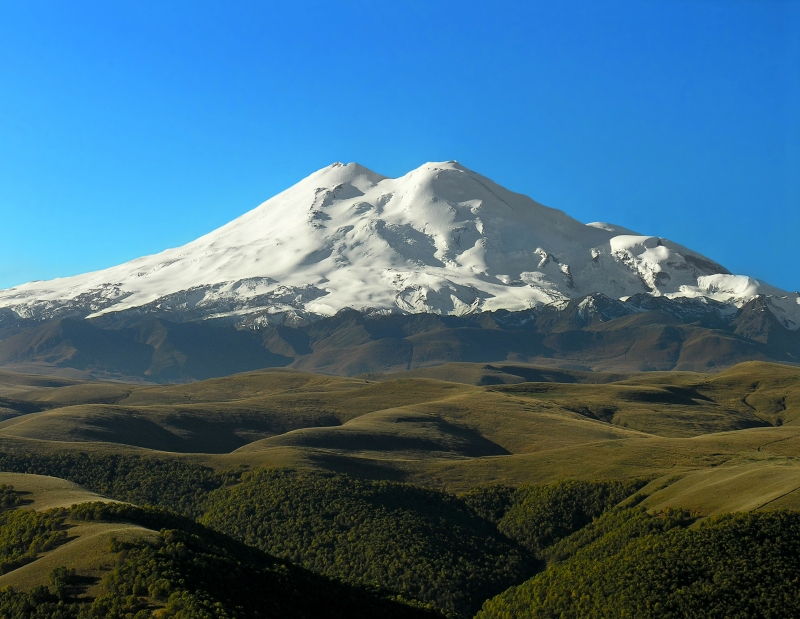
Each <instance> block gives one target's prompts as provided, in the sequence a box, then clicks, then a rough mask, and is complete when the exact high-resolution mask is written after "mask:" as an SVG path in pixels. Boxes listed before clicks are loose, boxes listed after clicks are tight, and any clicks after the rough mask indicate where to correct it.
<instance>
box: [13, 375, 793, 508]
mask: <svg viewBox="0 0 800 619" xmlns="http://www.w3.org/2000/svg"><path fill="white" fill-rule="evenodd" d="M446 379H447V380H446ZM475 383H479V384H475ZM0 398H5V401H6V405H7V406H15V407H16V412H15V414H13V415H11V416H9V417H8V418H7V419H5V420H4V421H2V422H0V447H2V448H3V449H4V450H6V451H8V452H32V453H53V452H60V451H65V452H90V453H128V454H140V455H143V456H154V457H159V458H171V459H177V460H179V461H187V462H194V463H200V464H204V465H207V466H211V467H212V468H215V469H218V470H228V469H239V468H241V467H245V468H256V467H259V466H290V467H296V468H297V467H299V468H310V469H325V470H332V471H341V472H348V473H351V474H356V475H360V476H364V477H373V478H382V479H394V480H407V481H411V482H414V483H417V484H420V485H425V486H429V487H436V488H442V489H448V490H452V491H465V490H468V489H470V488H472V487H475V486H478V485H482V484H491V483H510V484H523V483H530V482H549V481H555V480H558V479H565V478H572V479H598V478H603V479H633V478H641V477H646V478H648V479H653V480H661V481H660V482H658V483H665V480H671V481H670V485H672V486H673V488H672V490H670V491H669V492H667V490H663V491H661V493H660V494H659V497H660V498H658V500H657V499H656V498H653V499H652V501H653V504H654V505H659V506H666V505H678V504H680V503H681V502H682V501H683V502H686V504H687V506H690V507H692V508H694V509H701V510H703V511H707V512H709V513H713V512H716V511H720V510H725V509H728V508H730V507H731V506H736V505H741V506H743V507H744V508H747V506H760V505H762V504H770V505H772V504H774V505H779V506H784V507H787V506H795V505H800V492H794V488H792V487H791V486H792V472H791V471H793V470H794V468H795V467H796V466H797V463H798V461H797V459H796V458H797V454H800V369H798V368H796V367H793V366H785V365H779V364H771V363H762V362H750V363H744V364H740V365H737V366H734V367H733V368H730V369H728V370H725V371H723V372H720V373H717V374H704V373H696V372H646V373H631V374H599V373H589V372H582V371H571V370H554V369H552V368H536V367H533V366H527V365H524V364H508V363H505V364H495V365H487V364H465V363H461V364H449V365H447V366H441V367H439V368H432V369H430V368H429V369H425V370H414V371H412V372H408V373H404V374H393V375H386V376H373V377H369V378H342V377H334V376H324V375H318V374H309V373H304V372H297V371H292V370H282V369H278V370H265V371H259V372H249V373H245V374H238V375H233V376H230V377H226V378H219V379H211V380H206V381H200V382H197V383H190V384H182V385H157V386H154V385H144V384H124V383H97V382H82V381H79V380H76V379H61V378H53V377H37V376H31V375H28V376H26V375H14V374H10V373H4V374H3V375H2V376H0ZM9 403H10V404H9ZM25 411H29V412H25ZM681 480H682V481H681ZM778 480H782V481H778ZM765 481H769V483H764V482H765ZM654 483H655V482H654ZM704 487H707V488H708V492H706V491H705V490H703V488H704ZM726 493H728V494H729V495H730V496H731V499H730V500H726V499H724V498H723V497H724V496H726Z"/></svg>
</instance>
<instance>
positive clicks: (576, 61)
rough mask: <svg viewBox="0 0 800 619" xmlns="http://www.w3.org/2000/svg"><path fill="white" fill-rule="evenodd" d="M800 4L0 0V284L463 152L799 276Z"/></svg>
mask: <svg viewBox="0 0 800 619" xmlns="http://www.w3.org/2000/svg"><path fill="white" fill-rule="evenodd" d="M798 32H800V2H792V1H770V0H753V1H748V2H744V1H737V0H716V1H703V0H686V1H681V0H662V1H659V0H639V1H635V2H633V1H600V2H598V1H585V2H569V1H565V2H551V1H548V2H538V1H532V0H528V1H518V2H509V1H502V0H499V1H498V0H495V1H493V2H485V1H483V2H471V1H468V0H460V1H452V2H451V1H436V0H419V1H417V0H408V1H403V0H393V1H391V2H388V1H387V2H384V1H382V0H373V1H360V2H359V1H356V0H349V1H346V0H340V1H338V2H335V1H333V0H327V1H324V2H312V1H307V2H306V1H301V0H296V1H292V2H277V1H276V2H267V1H265V0H262V1H259V2H246V1H237V0H229V1H227V2H222V1H218V2H204V1H202V0H192V1H190V2H181V1H179V0H171V1H169V2H161V1H154V0H144V1H141V0H140V1H137V2H126V1H123V0H115V1H114V2H85V1H81V0H73V1H71V2H62V1H60V0H59V1H52V2H42V1H37V0H25V2H20V1H18V0H0V226H2V227H0V231H2V233H1V234H0V287H6V286H12V285H15V284H19V283H22V282H24V281H28V280H31V279H46V278H51V277H56V276H60V275H69V274H75V273H79V272H83V271H87V270H93V269H98V268H103V267H106V266H111V265H113V264H116V263H119V262H123V261H125V260H128V259H131V258H134V257H137V256H139V255H142V254H146V253H153V252H156V251H159V250H161V249H164V248H166V247H172V246H176V245H179V244H182V243H184V242H187V241H189V240H192V239H193V238H195V237H197V236H199V235H201V234H203V233H205V232H208V231H210V230H211V229H213V228H215V227H216V226H219V225H221V224H223V223H225V222H227V221H229V220H230V219H233V218H234V217H236V216H238V215H240V214H241V213H243V212H245V211H246V210H249V209H250V208H252V207H254V206H255V205H256V204H258V203H259V202H261V201H263V200H264V199H266V198H268V197H270V196H271V195H273V194H274V193H276V192H278V191H280V190H281V189H284V188H285V187H287V186H288V185H290V184H292V183H294V182H295V181H297V180H299V179H300V178H301V177H303V176H306V175H307V174H309V173H310V172H312V171H314V170H316V169H318V168H320V167H322V166H324V165H327V164H329V163H331V162H333V161H358V162H359V163H362V164H363V165H366V166H367V167H369V168H372V169H374V170H376V171H378V172H380V173H383V174H387V175H392V176H395V175H400V174H402V173H404V172H406V171H408V170H409V169H411V168H414V167H417V166H418V165H420V164H421V163H423V162H425V161H431V160H447V159H457V160H459V161H461V162H462V163H463V164H464V165H466V166H468V167H470V168H472V169H474V170H476V171H478V172H480V173H482V174H484V175H486V176H489V177H491V178H493V179H494V180H496V181H497V182H499V183H501V184H503V185H505V186H507V187H509V188H511V189H514V190H516V191H520V192H523V193H526V194H528V195H531V196H532V197H534V198H536V199H537V200H539V201H540V202H543V203H545V204H548V205H550V206H554V207H556V208H560V209H562V210H564V211H566V212H567V213H569V214H570V215H572V216H573V217H576V218H577V219H580V220H582V221H594V220H605V221H611V222H615V223H618V224H622V225H624V226H627V227H630V228H634V229H636V230H639V231H641V232H643V233H647V234H657V235H661V236H665V237H667V238H670V239H672V240H674V241H677V242H679V243H682V244H684V245H687V246H689V247H692V248H693V249H696V250H698V251H701V252H702V253H705V254H706V255H708V256H709V257H711V258H713V259H715V260H717V261H719V262H721V263H722V264H724V265H726V266H727V267H728V268H730V269H731V270H732V271H734V272H740V273H747V274H750V275H753V276H756V277H758V278H761V279H764V280H766V281H769V282H771V283H773V284H776V285H778V286H781V287H783V288H787V289H790V290H796V289H798V288H800V278H799V277H798V275H797V268H796V267H797V265H798V260H797V247H798V239H799V238H800V174H798V172H800V120H799V117H800V114H798V110H800V42H798V37H797V33H798Z"/></svg>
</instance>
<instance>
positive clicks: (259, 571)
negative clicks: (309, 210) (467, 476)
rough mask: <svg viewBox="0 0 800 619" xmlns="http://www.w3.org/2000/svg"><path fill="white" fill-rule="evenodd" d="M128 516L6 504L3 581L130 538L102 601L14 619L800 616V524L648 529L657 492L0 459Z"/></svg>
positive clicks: (118, 460) (53, 580) (80, 458)
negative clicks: (55, 552)
mask: <svg viewBox="0 0 800 619" xmlns="http://www.w3.org/2000/svg"><path fill="white" fill-rule="evenodd" d="M0 464H1V465H2V468H4V469H5V470H13V471H17V472H27V473H39V474H49V475H59V476H61V477H65V478H67V479H70V480H72V481H75V482H77V483H79V484H81V485H83V486H85V487H86V488H88V489H90V490H93V491H96V492H99V493H102V494H104V495H106V496H108V497H110V498H114V499H117V500H121V501H126V502H125V503H101V502H94V503H83V504H79V505H75V506H73V507H72V508H69V509H63V508H59V509H51V510H47V511H42V512H36V511H31V510H29V509H26V505H25V502H26V501H25V498H24V496H23V495H21V494H20V493H18V492H17V491H15V489H14V488H12V487H10V486H3V487H1V488H0V503H1V504H2V511H0V573H3V572H8V571H9V570H13V569H14V568H16V567H18V566H20V565H24V564H25V563H27V562H29V561H31V560H33V559H35V558H36V557H37V556H38V555H40V554H41V553H43V552H46V551H48V550H50V549H52V548H56V547H58V546H59V545H60V544H63V543H65V542H66V541H67V540H68V539H69V538H70V528H71V527H72V526H75V525H76V523H81V522H110V523H115V522H119V523H132V524H136V525H139V526H142V527H145V528H146V529H149V530H152V531H154V532H155V533H154V535H153V537H152V538H151V539H141V540H138V541H125V542H122V541H115V542H113V543H112V544H111V547H109V548H108V549H107V551H108V553H109V555H110V556H111V557H113V566H112V567H111V568H110V569H109V570H108V572H107V573H106V574H105V575H104V576H103V578H102V580H101V582H99V583H96V587H95V589H94V593H93V594H92V595H87V593H86V591H87V583H86V582H84V581H83V580H82V577H81V575H80V574H76V573H75V572H74V571H73V570H71V569H70V567H69V566H67V565H65V566H62V567H59V568H58V569H55V570H54V571H53V572H52V574H51V576H50V581H49V585H48V586H38V587H35V588H33V589H31V590H25V591H21V590H15V589H11V588H4V589H0V616H2V617H10V618H16V617H34V618H36V617H73V618H94V619H97V618H100V617H120V618H122V617H137V618H139V617H142V618H143V617H150V616H154V613H156V615H157V616H159V617H185V618H194V617H199V618H203V617H321V616H324V617H376V616H377V617H380V616H385V617H390V618H391V617H426V616H427V617H435V616H447V617H471V616H473V615H474V614H475V613H476V612H477V613H478V616H480V617H693V616H698V617H699V616H703V617H705V616H711V617H788V616H798V615H800V595H798V593H797V591H798V586H800V513H797V512H789V511H778V512H769V513H743V514H733V515H725V516H719V517H713V518H705V519H703V518H699V517H698V515H697V514H692V513H690V512H687V511H683V510H668V511H659V512H649V511H647V510H646V509H645V508H643V507H639V506H637V503H638V502H639V501H640V500H641V499H642V498H644V495H643V494H641V491H642V487H643V485H644V483H645V481H644V480H633V481H626V482H621V481H596V482H588V481H571V480H566V481H561V482H557V483H553V484H543V485H523V486H519V487H510V486H503V485H495V486H485V487H482V488H478V489H476V490H472V491H470V492H468V493H466V494H463V495H459V496H457V495H454V494H450V493H447V492H443V491H440V490H434V489H430V488H422V487H418V486H413V485H410V484H406V483H400V482H390V481H380V480H370V479H364V478H356V477H353V476H348V475H344V474H334V473H323V472H312V471H297V470H289V469H260V470H255V471H246V472H243V471H241V470H237V471H227V472H217V471H214V470H213V469H211V468H208V467H203V466H199V465H195V464H191V463H186V462H177V461H173V460H161V459H157V458H145V457H140V456H125V455H102V454H91V455H90V454H82V453H63V454H59V453H53V454H48V455H30V456H26V455H23V454H3V455H1V456H0Z"/></svg>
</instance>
